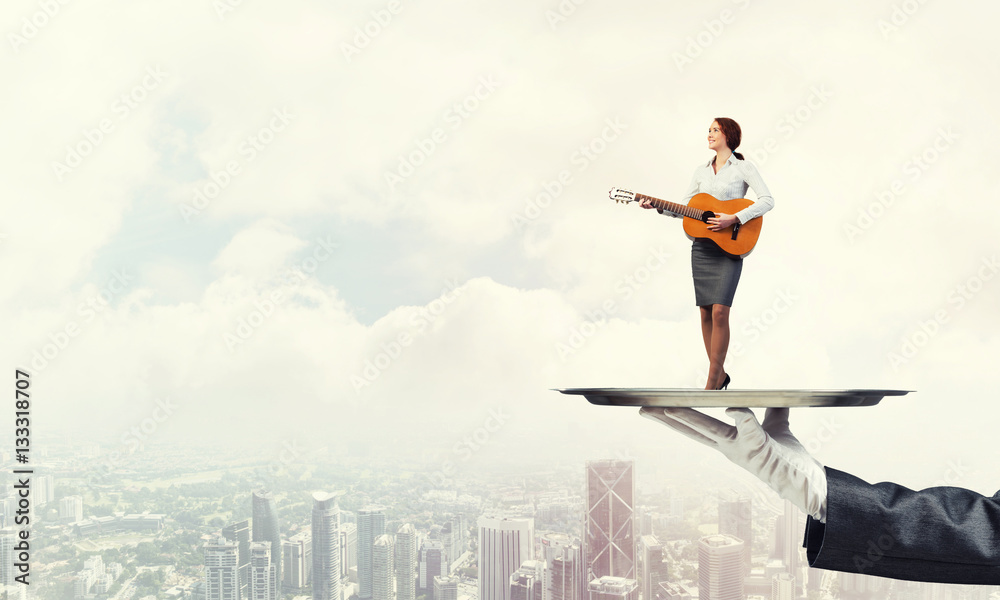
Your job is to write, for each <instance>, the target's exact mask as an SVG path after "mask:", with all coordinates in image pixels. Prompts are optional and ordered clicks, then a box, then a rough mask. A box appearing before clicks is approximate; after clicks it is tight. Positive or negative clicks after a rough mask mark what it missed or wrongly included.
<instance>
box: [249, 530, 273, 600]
mask: <svg viewBox="0 0 1000 600" xmlns="http://www.w3.org/2000/svg"><path fill="white" fill-rule="evenodd" d="M277 585H278V583H277V581H275V571H274V562H273V561H272V560H271V543H270V542H250V598H249V600H277V596H276V595H275V594H276V593H277V591H278V590H277Z"/></svg>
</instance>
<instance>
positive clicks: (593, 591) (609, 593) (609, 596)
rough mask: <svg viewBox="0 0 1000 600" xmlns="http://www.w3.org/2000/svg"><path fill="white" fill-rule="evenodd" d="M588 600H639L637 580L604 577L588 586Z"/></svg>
mask: <svg viewBox="0 0 1000 600" xmlns="http://www.w3.org/2000/svg"><path fill="white" fill-rule="evenodd" d="M587 600H639V585H638V583H636V581H635V579H628V578H626V577H611V576H609V575H604V576H602V577H598V578H597V579H594V580H592V581H591V582H590V583H589V584H587Z"/></svg>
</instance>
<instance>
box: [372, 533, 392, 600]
mask: <svg viewBox="0 0 1000 600" xmlns="http://www.w3.org/2000/svg"><path fill="white" fill-rule="evenodd" d="M394 554H395V551H394V549H393V543H392V538H391V537H390V536H388V535H386V534H384V533H383V534H382V535H380V536H378V537H377V538H375V542H374V543H373V544H372V600H395V598H396V593H395V591H394V589H393V580H394V579H395V577H394V575H395V571H396V569H395V568H394V566H393V556H394Z"/></svg>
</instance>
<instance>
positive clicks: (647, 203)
mask: <svg viewBox="0 0 1000 600" xmlns="http://www.w3.org/2000/svg"><path fill="white" fill-rule="evenodd" d="M639 206H641V207H643V208H656V207H655V206H653V203H652V202H650V201H649V200H643V201H642V202H640V203H639Z"/></svg>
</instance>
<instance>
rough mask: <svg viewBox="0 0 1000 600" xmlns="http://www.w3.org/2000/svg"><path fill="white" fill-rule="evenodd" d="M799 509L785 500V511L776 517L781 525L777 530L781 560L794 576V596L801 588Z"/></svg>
mask: <svg viewBox="0 0 1000 600" xmlns="http://www.w3.org/2000/svg"><path fill="white" fill-rule="evenodd" d="M801 514H802V513H801V511H799V509H798V507H797V506H795V505H794V504H792V503H791V502H789V501H788V500H785V512H784V513H783V514H782V515H781V516H780V517H778V518H779V520H780V522H781V525H780V527H778V528H777V529H778V532H779V534H780V535H781V543H780V546H781V561H782V562H783V563H785V569H787V571H788V572H789V573H791V574H792V575H793V576H794V577H795V585H796V587H797V588H798V589H797V590H796V596H798V591H799V590H801V588H802V582H801V577H800V576H799V566H800V565H799V547H800V545H801V543H802V536H803V528H802V527H801V526H800V525H799V520H800V515H801Z"/></svg>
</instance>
